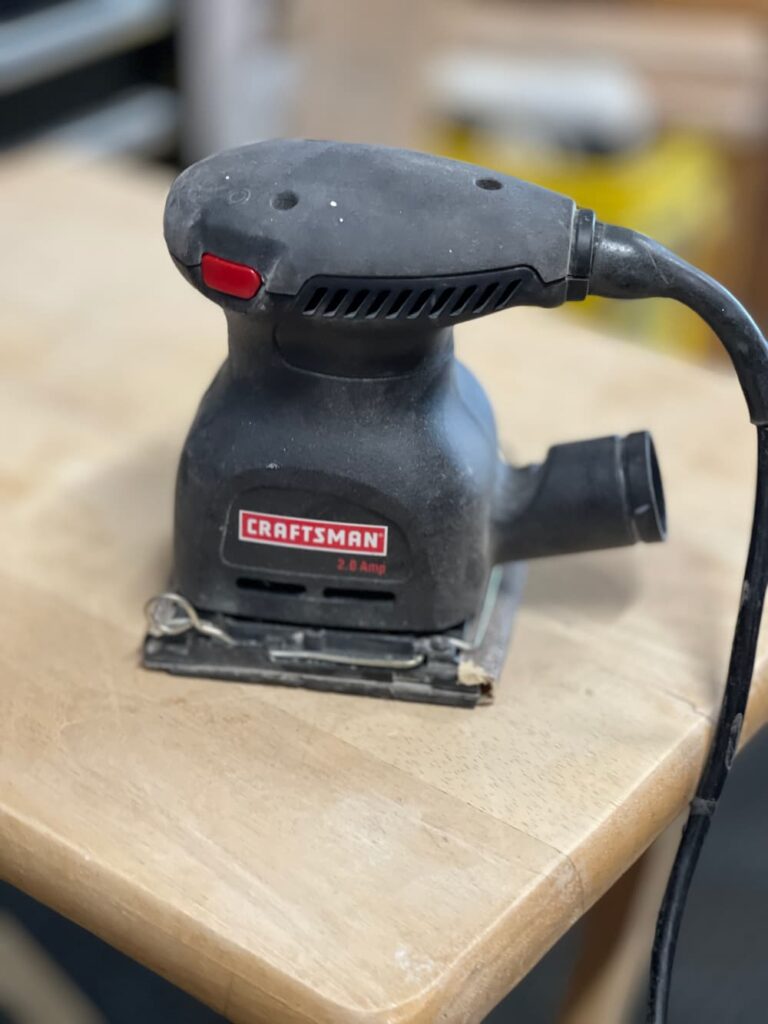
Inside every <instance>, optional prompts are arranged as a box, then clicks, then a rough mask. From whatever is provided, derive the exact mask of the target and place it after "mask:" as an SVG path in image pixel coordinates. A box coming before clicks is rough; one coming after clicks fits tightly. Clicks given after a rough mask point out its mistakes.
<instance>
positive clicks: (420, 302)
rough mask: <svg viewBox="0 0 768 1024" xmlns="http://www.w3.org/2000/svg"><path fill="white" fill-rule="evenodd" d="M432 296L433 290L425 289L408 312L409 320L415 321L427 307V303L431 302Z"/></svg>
mask: <svg viewBox="0 0 768 1024" xmlns="http://www.w3.org/2000/svg"><path fill="white" fill-rule="evenodd" d="M431 295H432V289H431V288H425V289H424V291H423V292H420V293H419V295H418V297H417V299H416V301H415V302H414V303H413V305H412V306H411V308H410V309H409V310H408V319H409V320H413V319H415V318H416V317H417V316H418V315H419V313H421V312H422V310H423V309H424V307H425V306H426V304H427V302H428V301H429V298H430V296H431Z"/></svg>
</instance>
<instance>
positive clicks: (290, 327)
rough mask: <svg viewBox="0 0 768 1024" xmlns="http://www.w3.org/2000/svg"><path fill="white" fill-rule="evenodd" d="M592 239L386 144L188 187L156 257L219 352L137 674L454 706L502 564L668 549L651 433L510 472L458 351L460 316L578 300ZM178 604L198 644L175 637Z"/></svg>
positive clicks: (488, 658)
mask: <svg viewBox="0 0 768 1024" xmlns="http://www.w3.org/2000/svg"><path fill="white" fill-rule="evenodd" d="M594 231H595V219H594V216H593V215H592V214H591V213H590V212H589V211H579V210H577V209H576V206H575V204H574V203H573V202H572V201H571V200H570V199H566V198H565V197H563V196H558V195H555V194H553V193H551V192H547V191H546V190H544V189H541V188H538V187H536V186H535V185H529V184H526V183H524V182H521V181H517V180H515V179H514V178H509V177H505V176H498V175H497V176H491V175H490V174H489V172H488V171H485V170H483V169H482V168H479V167H472V166H470V165H468V164H461V163H455V162H451V161H447V160H441V159H439V158H436V157H431V156H425V155H422V154H419V153H410V152H404V151H400V150H393V149H384V148H378V147H370V146H354V145H340V144H336V143H328V142H308V141H277V142H266V143H259V144H256V145H252V146H244V147H242V148H240V149H235V150H230V151H229V152H225V153H220V154H219V155H218V156H214V157H212V158H210V159H208V160H203V161H201V162H200V163H198V164H195V165H194V166H193V167H191V168H189V169H188V170H187V171H185V172H184V173H183V174H182V175H181V176H180V177H179V178H178V179H177V181H176V183H175V184H174V186H173V188H172V190H171V194H170V196H169V199H168V204H167V207H166V213H165V234H166V239H167V242H168V247H169V249H170V251H171V254H172V256H173V258H174V260H175V261H176V264H177V265H178V267H179V269H180V270H181V272H182V273H183V274H184V276H185V277H186V278H187V280H189V281H190V282H191V283H192V284H193V285H194V286H195V287H196V288H198V289H199V290H200V291H202V292H203V294H204V295H206V296H207V297H208V298H211V299H213V300H214V301H215V302H217V303H218V304H219V305H220V306H222V308H223V309H224V311H225V313H226V317H227V321H228V325H229V358H228V360H227V361H226V362H225V364H224V366H223V367H222V369H221V371H220V372H219V374H218V375H217V377H216V379H215V380H214V382H213V384H212V385H211V387H210V389H209V390H208V392H207V393H206V395H205V397H204V398H203V401H202V404H201V406H200V409H199V412H198V414H197V418H196V420H195V422H194V424H193V426H192V429H191V431H190V434H189V437H188V438H187V442H186V444H185V446H184V451H183V453H182V457H181V465H180V468H179V475H178V484H177V492H176V540H175V568H174V578H173V582H172V587H173V591H174V592H176V593H177V594H178V595H179V597H177V598H174V597H168V596H166V597H165V598H164V600H163V601H162V602H160V603H155V604H153V606H152V610H153V614H154V617H155V619H158V617H159V618H160V619H162V617H163V614H164V615H165V621H164V622H160V629H159V630H158V629H155V630H154V632H155V633H157V632H160V633H164V634H165V635H160V636H152V637H150V638H149V639H148V641H147V645H146V649H145V664H147V665H148V666H150V667H153V668H163V669H167V670H169V671H172V672H181V673H194V674H200V675H213V676H220V677H225V678H233V679H240V680H253V681H261V680H264V681H268V682H285V683H293V684H301V685H305V686H315V687H321V688H328V689H333V690H344V691H348V692H355V693H368V694H374V695H386V696H394V697H399V698H403V699H408V700H422V701H436V702H440V703H450V704H462V705H470V706H471V705H473V704H475V703H477V701H478V700H481V699H488V697H489V696H490V692H491V687H492V684H493V682H494V679H495V677H496V675H497V674H498V671H499V669H500V667H501V662H502V659H503V656H504V653H505V648H506V639H507V634H508V631H509V627H510V623H511V620H512V605H513V602H514V600H515V596H516V593H517V591H518V589H519V588H518V585H517V575H518V574H516V572H515V569H514V568H513V567H511V568H508V569H507V570H506V571H505V572H501V571H498V570H497V571H496V572H494V571H493V570H494V566H501V565H502V564H510V563H514V562H519V561H520V560H522V559H527V558H533V557H538V556H541V555H553V554H562V553H564V552H570V551H584V550H589V549H595V548H606V547H614V546H620V545H625V544H633V543H635V541H637V540H646V541H655V540H660V539H661V538H662V537H663V535H664V503H663V496H662V488H661V481H660V476H659V471H658V467H657V464H656V458H655V455H654V451H653V445H652V443H651V440H650V437H649V435H648V434H645V433H637V434H631V435H630V436H629V437H626V438H619V437H606V438H600V439H598V440H593V441H583V442H579V443H575V444H566V445H559V446H557V447H555V448H553V449H552V450H551V451H550V453H549V455H548V457H547V459H546V461H545V462H544V463H543V464H542V465H535V466H526V467H524V468H520V469H518V468H514V467H512V466H509V465H508V464H507V463H506V462H504V461H503V460H502V459H501V458H500V457H499V455H498V444H497V439H496V428H495V424H494V419H493V413H492V410H491V407H490V405H489V403H488V399H487V398H486V396H485V393H484V392H483V390H482V388H481V386H480V385H479V383H478V382H477V381H476V380H475V378H474V377H473V376H472V375H471V374H470V373H469V371H468V370H467V369H466V368H465V367H464V366H462V365H461V364H460V363H458V362H457V361H456V359H455V357H454V353H453V325H454V324H456V323H460V322H462V321H465V320H471V319H474V318H476V317H480V316H486V315H488V314H490V313H493V312H496V311H497V310H500V309H506V308H508V307H510V306H514V305H522V304H526V305H542V306H555V305H558V304H560V303H562V302H564V301H566V299H568V298H575V299H580V298H583V297H584V296H585V295H586V292H587V281H588V275H589V269H590V262H591V256H592V247H593V237H594ZM179 598H183V600H184V601H185V602H189V605H191V606H192V609H193V610H194V614H195V615H197V613H199V616H203V617H204V618H205V621H206V623H207V624H208V626H209V629H208V632H201V631H198V630H187V631H186V632H185V633H184V634H183V635H182V634H178V635H176V636H171V637H168V636H167V625H168V618H169V617H170V621H171V622H172V623H176V624H177V625H183V624H184V623H185V622H187V623H188V622H189V615H190V614H193V612H190V609H189V608H188V607H185V606H183V605H182V604H181V603H180V601H179ZM199 616H198V620H199ZM211 626H212V627H213V628H214V629H215V630H218V632H217V633H212V632H211V631H210V627H211ZM172 628H173V627H172ZM225 637H226V638H228V639H229V642H227V640H226V639H224V638H225Z"/></svg>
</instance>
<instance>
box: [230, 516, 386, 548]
mask: <svg viewBox="0 0 768 1024" xmlns="http://www.w3.org/2000/svg"><path fill="white" fill-rule="evenodd" d="M239 527H240V528H239V533H238V536H239V538H240V540H244V541H249V542H250V543H251V544H271V545H272V546H273V547H279V548H303V549H304V550H305V551H336V552H339V553H343V554H348V555H380V556H381V557H383V556H384V555H386V553H387V527H386V526H373V525H371V524H369V523H334V522H330V521H329V520H328V519H299V518H298V517H297V516H275V515H271V514H269V513H268V512H248V511H246V509H241V510H240V524H239Z"/></svg>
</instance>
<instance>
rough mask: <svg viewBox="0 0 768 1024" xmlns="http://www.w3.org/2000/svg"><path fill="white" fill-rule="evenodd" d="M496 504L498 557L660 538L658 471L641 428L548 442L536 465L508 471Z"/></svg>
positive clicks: (590, 548) (663, 527)
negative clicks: (621, 433)
mask: <svg viewBox="0 0 768 1024" xmlns="http://www.w3.org/2000/svg"><path fill="white" fill-rule="evenodd" d="M505 494H506V495H509V496H510V498H511V508H512V511H511V514H510V512H509V509H510V502H509V501H505V497H504V496H505ZM497 507H499V508H500V509H502V510H504V509H506V511H502V513H501V519H502V522H501V523H500V524H499V529H498V535H497V536H498V537H499V554H498V557H499V559H500V560H508V559H515V560H517V559H526V558H541V557H543V556H547V555H562V554H569V553H571V552H576V551H595V550H598V549H600V548H614V547H623V546H625V545H628V544H635V543H637V542H638V541H644V542H646V543H651V542H654V541H660V540H664V537H665V535H666V512H665V508H664V490H663V487H662V483H661V472H660V470H659V464H658V461H657V459H656V451H655V449H654V446H653V441H652V439H651V435H650V434H649V433H648V432H647V431H639V432H637V433H634V434H629V435H627V436H626V437H615V436H614V437H600V438H596V439H593V440H591V441H576V442H573V443H571V444H558V445H555V446H554V447H552V448H550V450H549V452H548V454H547V457H546V459H545V460H544V462H543V463H540V464H537V465H532V466H525V467H524V468H522V469H510V473H509V476H508V477H507V479H506V480H505V483H504V487H503V490H502V496H501V503H500V505H498V506H497Z"/></svg>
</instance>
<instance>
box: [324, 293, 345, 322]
mask: <svg viewBox="0 0 768 1024" xmlns="http://www.w3.org/2000/svg"><path fill="white" fill-rule="evenodd" d="M346 297H347V289H346V288H339V290H338V291H336V292H334V293H333V295H332V296H331V298H330V301H329V302H328V304H327V305H326V307H325V309H324V310H323V316H335V315H336V310H337V309H338V308H339V306H340V305H341V304H342V302H343V301H344V299H345V298H346Z"/></svg>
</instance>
